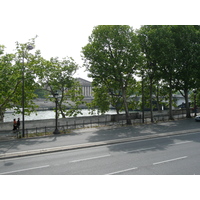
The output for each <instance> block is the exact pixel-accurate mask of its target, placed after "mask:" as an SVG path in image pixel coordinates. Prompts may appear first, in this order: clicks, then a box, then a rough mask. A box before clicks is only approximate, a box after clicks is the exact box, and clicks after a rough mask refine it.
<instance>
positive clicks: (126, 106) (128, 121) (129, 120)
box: [122, 88, 131, 125]
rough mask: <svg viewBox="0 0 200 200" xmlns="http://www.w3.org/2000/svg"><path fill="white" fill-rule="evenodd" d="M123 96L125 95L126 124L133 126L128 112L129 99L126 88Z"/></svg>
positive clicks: (123, 90)
mask: <svg viewBox="0 0 200 200" xmlns="http://www.w3.org/2000/svg"><path fill="white" fill-rule="evenodd" d="M122 95H123V100H124V108H125V113H126V124H127V125H131V118H130V114H129V111H128V104H127V99H126V91H125V89H124V88H123V89H122Z"/></svg>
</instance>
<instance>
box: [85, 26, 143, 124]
mask: <svg viewBox="0 0 200 200" xmlns="http://www.w3.org/2000/svg"><path fill="white" fill-rule="evenodd" d="M82 53H83V55H84V61H85V62H84V64H85V66H86V68H87V70H88V71H89V72H90V77H92V78H93V84H94V86H95V87H101V86H102V85H103V86H106V87H107V89H108V91H109V90H111V91H117V92H118V93H121V95H122V99H123V105H124V109H125V112H126V121H127V124H131V119H130V114H129V110H128V104H127V88H128V86H129V85H130V84H129V83H130V82H131V81H132V79H133V75H134V74H135V71H136V69H137V67H138V66H139V65H140V63H141V56H140V46H139V42H138V39H137V36H136V34H135V33H134V31H133V29H132V28H131V27H130V26H122V25H118V26H113V25H100V26H96V27H94V29H93V32H92V34H91V36H90V37H89V43H88V44H87V45H86V46H85V47H83V48H82Z"/></svg>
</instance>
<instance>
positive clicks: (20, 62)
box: [0, 38, 39, 122]
mask: <svg viewBox="0 0 200 200" xmlns="http://www.w3.org/2000/svg"><path fill="white" fill-rule="evenodd" d="M34 44H35V38H33V39H31V40H30V41H29V42H27V43H25V44H20V43H18V42H17V43H16V50H15V53H13V54H4V48H3V46H1V57H0V121H1V122H3V117H4V113H5V111H6V109H11V108H14V109H15V112H17V113H21V109H20V108H21V107H22V79H23V77H22V76H23V75H24V82H25V85H24V92H25V96H24V105H25V108H26V109H25V113H26V114H29V113H30V112H32V111H34V109H35V104H34V103H33V101H32V100H33V98H34V97H36V95H34V93H33V91H34V90H35V89H36V87H37V83H36V82H35V74H34V73H32V69H33V68H34V65H35V64H36V63H37V60H38V55H39V52H38V51H36V52H35V54H31V53H29V52H28V50H27V48H26V47H27V46H28V45H32V46H34ZM22 73H23V74H22Z"/></svg>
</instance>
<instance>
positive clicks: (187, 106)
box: [184, 90, 191, 118]
mask: <svg viewBox="0 0 200 200" xmlns="http://www.w3.org/2000/svg"><path fill="white" fill-rule="evenodd" d="M184 93H185V105H186V117H187V118H191V115H190V105H189V101H188V90H185V91H184Z"/></svg>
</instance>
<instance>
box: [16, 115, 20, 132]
mask: <svg viewBox="0 0 200 200" xmlns="http://www.w3.org/2000/svg"><path fill="white" fill-rule="evenodd" d="M19 127H20V118H18V120H17V129H18V130H19Z"/></svg>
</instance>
